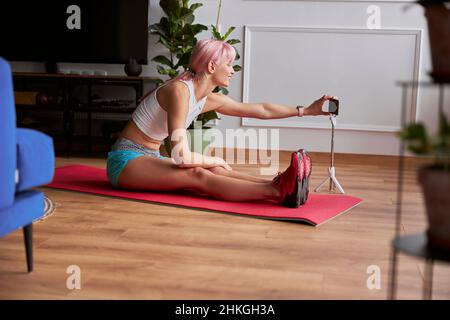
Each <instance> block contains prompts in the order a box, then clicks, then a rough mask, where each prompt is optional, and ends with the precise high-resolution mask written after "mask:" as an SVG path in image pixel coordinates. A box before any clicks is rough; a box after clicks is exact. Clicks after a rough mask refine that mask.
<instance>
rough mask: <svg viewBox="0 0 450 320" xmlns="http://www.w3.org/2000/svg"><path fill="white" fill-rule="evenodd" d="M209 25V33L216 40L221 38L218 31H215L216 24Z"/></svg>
mask: <svg viewBox="0 0 450 320" xmlns="http://www.w3.org/2000/svg"><path fill="white" fill-rule="evenodd" d="M211 27H212V31H211V33H212V35H213V38H214V39H216V40H222V36H221V35H220V33H219V31H217V28H216V26H214V25H211Z"/></svg>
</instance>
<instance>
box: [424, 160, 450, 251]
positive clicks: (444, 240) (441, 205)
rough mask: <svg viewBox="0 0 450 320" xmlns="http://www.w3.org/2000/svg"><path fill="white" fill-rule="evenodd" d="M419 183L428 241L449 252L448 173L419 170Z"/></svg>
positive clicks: (449, 173)
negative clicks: (425, 212)
mask: <svg viewBox="0 0 450 320" xmlns="http://www.w3.org/2000/svg"><path fill="white" fill-rule="evenodd" d="M419 182H420V184H421V185H422V190H423V194H424V198H425V205H426V211H427V218H428V230H427V235H428V241H429V242H430V243H431V244H433V245H435V246H438V247H440V248H443V249H446V250H450V196H449V195H450V193H449V191H450V172H449V171H444V170H442V169H439V168H436V167H429V166H426V167H422V168H420V169H419Z"/></svg>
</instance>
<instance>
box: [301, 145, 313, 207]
mask: <svg viewBox="0 0 450 320" xmlns="http://www.w3.org/2000/svg"><path fill="white" fill-rule="evenodd" d="M303 157H304V158H305V159H308V160H307V161H308V162H309V166H308V165H307V164H306V163H305V168H306V166H308V167H309V173H308V175H305V177H304V179H305V181H306V183H305V202H306V201H307V200H308V196H309V177H311V172H312V160H311V157H310V156H309V154H308V153H307V152H306V151H304V150H303ZM305 162H306V161H305ZM305 171H306V170H305Z"/></svg>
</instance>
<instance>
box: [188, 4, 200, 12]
mask: <svg viewBox="0 0 450 320" xmlns="http://www.w3.org/2000/svg"><path fill="white" fill-rule="evenodd" d="M201 6H203V4H202V3H193V4H192V5H191V7H190V8H189V9H191V10H192V11H195V10H197V9H198V8H200V7H201Z"/></svg>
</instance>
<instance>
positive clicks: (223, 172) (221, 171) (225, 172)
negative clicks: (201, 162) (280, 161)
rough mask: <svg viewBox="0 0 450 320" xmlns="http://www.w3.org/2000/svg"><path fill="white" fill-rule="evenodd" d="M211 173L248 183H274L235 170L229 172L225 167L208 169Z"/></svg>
mask: <svg viewBox="0 0 450 320" xmlns="http://www.w3.org/2000/svg"><path fill="white" fill-rule="evenodd" d="M208 170H209V171H211V172H212V173H215V174H218V175H221V176H227V177H230V178H236V179H241V180H246V181H251V182H258V183H270V182H271V181H272V179H265V178H260V177H255V176H252V175H249V174H246V173H241V172H237V171H234V170H231V171H230V170H227V169H225V168H224V167H213V168H208Z"/></svg>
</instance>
